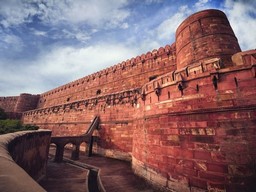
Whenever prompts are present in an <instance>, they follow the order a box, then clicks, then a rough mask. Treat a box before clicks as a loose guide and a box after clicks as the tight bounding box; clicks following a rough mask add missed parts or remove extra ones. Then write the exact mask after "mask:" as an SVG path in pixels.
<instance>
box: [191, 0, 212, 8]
mask: <svg viewBox="0 0 256 192" xmlns="http://www.w3.org/2000/svg"><path fill="white" fill-rule="evenodd" d="M208 2H209V0H199V1H197V2H196V3H195V5H194V7H195V8H196V9H197V10H203V9H205V8H206V6H207V3H208Z"/></svg>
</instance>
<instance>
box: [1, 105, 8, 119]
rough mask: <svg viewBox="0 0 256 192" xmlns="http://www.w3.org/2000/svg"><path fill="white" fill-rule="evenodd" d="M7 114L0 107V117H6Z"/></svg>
mask: <svg viewBox="0 0 256 192" xmlns="http://www.w3.org/2000/svg"><path fill="white" fill-rule="evenodd" d="M6 118H7V114H6V113H5V111H4V109H2V108H0V119H2V120H3V119H6Z"/></svg>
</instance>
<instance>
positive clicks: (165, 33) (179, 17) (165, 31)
mask: <svg viewBox="0 0 256 192" xmlns="http://www.w3.org/2000/svg"><path fill="white" fill-rule="evenodd" d="M191 12H192V11H191V10H190V9H189V7H188V6H187V5H185V6H181V7H180V8H179V10H178V12H177V13H175V14H174V15H173V16H171V17H170V18H169V19H166V20H164V21H163V22H162V23H161V24H160V25H159V26H158V27H157V29H156V33H157V38H158V39H160V40H168V39H171V38H174V37H175V32H176V29H177V27H178V26H179V25H180V24H181V22H182V21H183V20H184V19H185V18H186V17H187V16H188V15H189V14H190V13H191ZM174 41H175V40H174Z"/></svg>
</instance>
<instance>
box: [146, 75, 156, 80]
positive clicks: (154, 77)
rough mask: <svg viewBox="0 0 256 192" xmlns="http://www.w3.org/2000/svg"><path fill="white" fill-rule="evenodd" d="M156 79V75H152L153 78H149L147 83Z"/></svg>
mask: <svg viewBox="0 0 256 192" xmlns="http://www.w3.org/2000/svg"><path fill="white" fill-rule="evenodd" d="M156 78H157V75H153V76H151V77H149V78H148V80H149V81H152V80H154V79H156Z"/></svg>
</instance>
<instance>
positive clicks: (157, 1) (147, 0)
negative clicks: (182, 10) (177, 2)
mask: <svg viewBox="0 0 256 192" xmlns="http://www.w3.org/2000/svg"><path fill="white" fill-rule="evenodd" d="M145 2H146V4H151V3H161V2H163V0H146V1H145Z"/></svg>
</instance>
